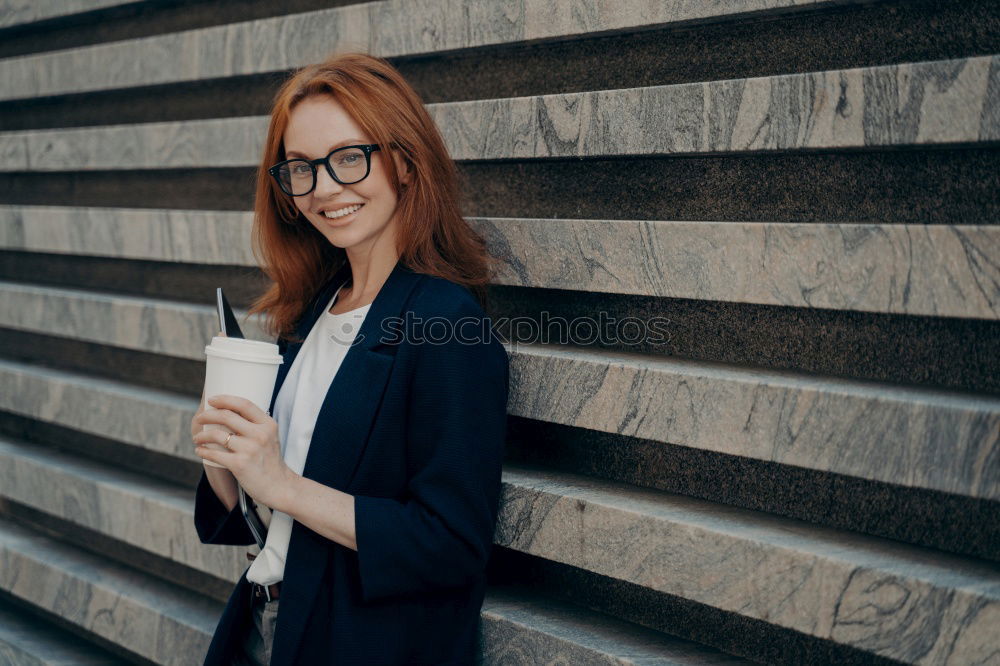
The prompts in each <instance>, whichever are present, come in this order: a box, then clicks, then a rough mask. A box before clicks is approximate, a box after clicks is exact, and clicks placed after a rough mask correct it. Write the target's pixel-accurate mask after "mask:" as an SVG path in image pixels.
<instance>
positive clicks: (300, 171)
mask: <svg viewBox="0 0 1000 666" xmlns="http://www.w3.org/2000/svg"><path fill="white" fill-rule="evenodd" d="M376 150H379V146H378V144H377V143H369V144H359V145H356V146H344V147H342V148H337V149H336V150H332V151H330V154H329V155H327V156H326V157H321V158H319V159H317V160H307V159H302V158H295V159H292V160H285V161H284V162H278V163H277V164H275V165H274V166H273V167H271V168H270V169H268V170H267V172H268V173H269V174H271V176H272V177H273V178H274V179H275V180H276V181H278V187H280V188H281V191H282V192H284V193H285V194H288V195H290V196H293V197H301V196H303V195H306V194H309V193H310V192H312V191H313V190H314V189H315V188H316V167H318V166H319V165H320V164H322V165H323V166H325V167H326V172H327V173H328V174H330V177H331V178H333V179H334V180H335V181H337V182H338V183H340V184H341V185H353V184H354V183H358V182H361V181H362V180H364V179H365V178H367V177H368V174H369V173H371V169H372V153H373V152H375V151H376Z"/></svg>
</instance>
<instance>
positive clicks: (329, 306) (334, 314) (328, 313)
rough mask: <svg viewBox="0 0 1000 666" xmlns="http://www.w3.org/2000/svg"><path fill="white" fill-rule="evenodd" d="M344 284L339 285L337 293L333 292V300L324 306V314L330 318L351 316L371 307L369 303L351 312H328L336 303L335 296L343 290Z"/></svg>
mask: <svg viewBox="0 0 1000 666" xmlns="http://www.w3.org/2000/svg"><path fill="white" fill-rule="evenodd" d="M344 284H346V282H345V283H344ZM344 284H341V285H340V286H339V287H337V291H335V292H333V298H331V299H330V302H329V303H327V304H326V310H325V312H326V314H327V315H328V316H330V317H346V316H348V315H353V314H355V313H357V312H361V311H362V310H364V309H366V308H370V307H371V305H372V304H371V303H369V304H368V305H362V306H361V307H360V308H354V309H353V310H348V311H347V312H337V313H333V312H330V308H332V307H333V304H334V303H336V302H337V295H338V294H340V290H341V289H343V288H344Z"/></svg>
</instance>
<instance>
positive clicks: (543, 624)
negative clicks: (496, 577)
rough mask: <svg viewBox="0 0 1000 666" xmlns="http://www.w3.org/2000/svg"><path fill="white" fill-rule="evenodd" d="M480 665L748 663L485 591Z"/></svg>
mask: <svg viewBox="0 0 1000 666" xmlns="http://www.w3.org/2000/svg"><path fill="white" fill-rule="evenodd" d="M482 631H483V663H484V664H591V663H594V664H623V665H626V664H634V665H635V666H675V665H676V666H683V665H691V666H694V665H697V666H708V665H710V664H711V665H712V666H737V665H744V664H745V665H747V666H749V664H750V662H748V661H745V660H743V659H741V658H739V657H733V656H730V655H726V654H722V653H720V652H718V651H716V650H714V649H712V648H709V647H705V646H702V645H698V644H697V643H691V642H687V641H684V640H682V639H678V638H673V637H671V636H666V635H664V634H660V633H657V632H654V631H652V630H649V629H643V628H640V627H638V626H636V625H633V624H629V623H625V622H622V621H620V620H616V619H614V618H610V617H606V616H603V615H601V614H599V613H595V612H594V611H590V610H586V609H583V608H580V607H576V606H573V605H570V604H566V603H561V602H557V601H554V600H549V599H543V598H536V595H535V594H533V593H532V592H531V591H529V590H524V589H518V590H517V592H516V593H513V592H510V591H507V590H497V589H492V590H488V591H487V595H486V601H485V603H484V604H483V613H482Z"/></svg>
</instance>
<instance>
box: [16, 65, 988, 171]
mask: <svg viewBox="0 0 1000 666" xmlns="http://www.w3.org/2000/svg"><path fill="white" fill-rule="evenodd" d="M997 67H1000V56H982V57H973V58H963V59H955V60H944V61H936V62H921V63H906V64H902V65H887V66H882V67H865V68H857V69H848V70H834V71H826V72H812V73H806V74H788V75H782V76H768V77H760V78H753V79H741V80H730V81H716V82H707V83H687V84H677V85H667V86H655V87H649V88H631V89H624V90H601V91H593V92H584V93H568V94H562V95H540V96H534V97H518V98H507V99H488V100H476V101H469V102H447V103H439V104H429V105H428V110H429V111H430V113H431V116H432V117H433V118H434V120H435V121H436V123H437V125H438V127H439V128H440V129H441V131H442V134H443V136H444V139H445V143H446V144H447V146H448V149H449V152H450V154H451V156H452V158H454V159H455V160H459V161H466V162H471V161H484V160H486V161H489V160H501V159H510V160H531V159H541V158H570V157H572V158H579V157H605V158H607V157H618V156H633V157H637V156H654V155H675V156H680V155H721V154H736V155H740V154H756V153H760V152H782V153H783V152H794V151H801V150H817V149H825V150H845V149H859V148H869V149H870V148H888V147H894V148H899V147H919V146H925V147H930V146H968V145H976V144H979V145H993V144H994V143H995V142H996V140H997V139H998V138H1000V113H996V112H995V111H996V107H997V104H998V103H1000V100H998V99H996V98H995V96H992V95H990V94H988V83H989V80H990V72H991V71H993V70H995V69H996V68H997ZM901 81H905V82H906V83H905V85H904V84H901V83H900V82H901ZM885 90H890V91H894V92H893V94H886V93H885V92H884V91H885ZM913 99H918V100H920V104H919V107H917V106H916V105H915V103H914V102H913V101H912V100H913ZM832 100H837V103H836V104H834V103H832ZM848 108H849V109H850V110H851V111H850V114H847V112H846V111H845V109H848ZM705 109H710V110H711V112H709V113H707V114H706V112H705ZM267 122H268V118H267V117H266V116H246V117H242V118H213V119H208V120H191V121H184V122H161V123H142V124H137V125H117V126H108V127H97V128H74V129H62V130H58V129H57V130H28V131H18V132H4V133H0V171H3V172H18V171H42V172H48V171H66V170H115V169H182V168H221V167H253V166H257V162H258V160H259V159H260V150H261V143H262V141H263V137H266V135H267ZM123 145H127V146H131V147H132V148H131V150H129V151H124V152H123V151H121V150H120V149H119V148H118V147H119V146H123Z"/></svg>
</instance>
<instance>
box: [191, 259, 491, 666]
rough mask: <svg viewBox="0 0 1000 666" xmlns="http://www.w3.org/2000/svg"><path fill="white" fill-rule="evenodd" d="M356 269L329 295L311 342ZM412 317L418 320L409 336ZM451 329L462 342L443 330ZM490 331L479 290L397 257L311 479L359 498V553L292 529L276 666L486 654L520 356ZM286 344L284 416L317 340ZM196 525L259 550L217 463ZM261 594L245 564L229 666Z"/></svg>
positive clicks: (224, 628)
mask: <svg viewBox="0 0 1000 666" xmlns="http://www.w3.org/2000/svg"><path fill="white" fill-rule="evenodd" d="M349 270H350V267H349V266H348V265H347V264H346V263H345V265H344V267H343V268H342V270H341V271H338V273H337V275H335V276H334V277H333V278H332V279H331V280H329V281H328V282H327V283H326V284H325V285H324V286H323V287H322V288H321V289H320V290H319V293H318V294H317V295H316V297H315V299H314V300H313V301H312V303H311V304H310V306H309V308H308V309H307V311H306V313H305V314H304V315H303V317H302V319H301V320H300V321H299V323H298V325H297V331H296V333H297V335H298V336H299V337H303V338H304V337H305V335H306V334H307V333H308V332H309V330H310V329H311V328H312V326H313V324H314V323H315V322H316V320H317V319H318V318H319V316H320V314H321V313H322V311H323V309H324V307H325V306H326V304H327V303H329V300H330V298H331V297H332V296H333V292H334V290H335V289H336V288H337V286H339V285H340V284H341V282H343V281H344V280H345V279H346V278H347V276H348V271H349ZM407 313H412V314H410V315H409V316H408V315H407ZM404 317H407V318H409V319H410V320H411V323H415V324H416V325H415V326H409V327H408V330H407V328H404V326H402V325H401V323H402V322H403V320H402V319H401V318H404ZM469 317H471V320H470V319H467V318H469ZM396 318H400V319H396ZM437 318H443V320H441V319H437ZM435 320H437V323H436V324H435V323H434V321H435ZM460 320H462V321H460ZM421 321H422V322H423V326H421V325H420V323H421ZM393 322H395V323H393ZM463 322H464V323H465V325H460V324H462V323H463ZM483 324H485V328H484V327H483V326H482V325H483ZM449 326H452V327H453V330H454V332H455V333H457V335H456V334H453V335H449V336H447V338H445V339H442V338H443V336H444V335H445V330H446V328H447V327H449ZM425 328H426V333H427V335H426V339H423V338H422V337H421V335H422V333H423V332H424V330H425ZM489 330H490V321H489V318H488V317H487V316H486V314H485V312H483V310H482V308H481V307H480V306H479V304H478V302H477V301H476V300H475V298H474V297H473V295H472V293H471V292H470V291H469V290H468V289H466V288H465V287H464V286H462V285H458V284H456V283H454V282H451V281H449V280H445V279H443V278H439V277H436V276H430V275H425V274H420V273H416V272H413V271H412V270H410V269H409V268H407V267H405V266H404V265H403V263H402V262H397V264H396V266H395V267H394V268H393V270H392V273H391V274H390V275H389V277H388V279H387V280H386V282H385V284H383V285H382V288H381V290H380V291H379V293H378V295H377V296H376V297H375V300H374V301H373V302H372V305H371V308H369V310H368V314H367V315H366V317H365V319H364V321H363V322H362V325H361V329H360V331H359V332H358V335H357V338H356V340H355V343H354V345H353V346H352V347H351V348H350V349H349V350H348V352H347V355H346V357H345V358H344V360H343V362H342V364H341V366H340V369H339V370H338V372H337V374H336V376H335V377H334V380H333V382H332V383H331V385H330V389H329V391H328V393H327V395H326V398H325V400H324V402H323V406H322V408H321V409H320V412H319V415H318V417H317V419H316V427H315V430H314V432H313V437H312V440H311V443H310V446H309V453H308V456H307V458H306V462H305V467H304V469H303V472H302V475H303V476H304V477H306V478H310V479H314V480H316V481H318V482H319V483H322V484H325V485H327V486H330V487H333V488H337V489H338V490H342V491H344V492H346V493H350V494H352V495H354V496H355V497H354V508H355V527H356V531H357V546H358V550H357V551H354V550H351V549H350V548H347V547H345V546H342V545H341V544H338V543H337V542H335V541H333V540H330V539H327V538H326V537H323V536H321V535H320V534H318V533H317V532H314V531H313V530H311V529H309V528H308V527H306V526H305V525H303V524H301V523H299V522H298V521H295V522H294V523H293V526H292V533H291V540H290V542H289V545H288V555H287V558H286V565H285V572H284V580H283V581H282V588H281V600H280V603H279V608H278V618H277V625H276V627H275V636H274V645H273V649H272V658H271V663H272V664H275V665H278V666H290V665H292V664H303V665H309V666H316V665H318V664H324V665H325V664H366V665H372V666H374V665H377V664H466V663H472V662H474V661H476V660H477V658H478V651H479V647H478V640H477V639H478V630H479V615H480V612H481V607H482V603H483V598H484V594H485V573H484V570H485V567H486V562H487V559H488V557H489V554H490V549H491V547H492V544H493V531H494V527H495V524H496V517H497V510H498V503H499V498H500V473H501V466H502V460H503V448H504V439H505V428H506V420H507V391H508V378H509V374H508V373H509V366H508V358H507V353H506V349H505V347H504V346H503V344H501V342H500V341H499V340H498V339H497V338H496V337H495V336H494V337H485V336H484V335H483V332H484V331H485V332H486V333H488V332H489ZM404 333H405V335H404ZM473 339H477V340H478V341H477V342H470V341H471V340H473ZM432 341H433V342H432ZM278 345H279V350H280V351H281V353H282V355H283V357H284V362H283V363H282V365H281V366H279V372H278V377H277V381H276V382H275V386H274V391H273V393H272V396H271V413H273V411H274V401H275V398H276V397H277V394H278V391H279V389H280V388H281V384H282V382H283V381H284V379H285V377H286V376H287V374H288V371H289V369H290V368H291V366H292V362H293V361H294V360H295V356H296V354H297V353H298V351H299V349H300V348H301V346H302V345H301V343H297V344H290V343H287V342H286V341H284V340H283V339H280V338H279V340H278ZM194 522H195V527H196V529H197V531H198V536H199V538H200V539H201V542H202V543H212V544H229V545H251V544H253V543H254V540H253V536H252V534H251V533H250V530H249V528H248V527H247V525H246V523H245V522H244V519H243V516H242V514H241V513H240V509H239V504H237V505H236V507H234V508H233V510H232V511H226V509H225V506H224V505H223V504H222V503H221V502H220V501H219V499H218V497H216V495H215V492H214V491H213V490H212V488H211V486H210V485H209V483H208V479H207V477H206V476H205V473H204V471H202V475H201V479H200V480H199V482H198V488H197V491H196V496H195V512H194ZM250 590H251V588H250V585H249V583H248V582H247V580H246V571H244V572H243V575H242V576H241V578H240V580H239V582H238V583H237V585H236V587H235V589H234V590H233V592H232V594H231V595H230V597H229V601H228V603H227V604H226V608H225V610H224V611H223V614H222V617H221V619H220V620H219V624H218V627H217V628H216V631H215V635H214V636H213V638H212V642H211V645H210V646H209V649H208V653H207V655H206V657H205V662H204V663H205V664H208V665H213V666H214V665H219V666H221V665H223V664H226V665H228V664H229V662H230V659H231V658H232V654H233V651H234V649H236V648H237V646H238V644H239V643H240V642H241V641H242V640H243V636H244V633H243V632H244V631H246V629H247V628H248V627H249V626H250V622H251V606H250V603H251V598H250V594H251V592H250Z"/></svg>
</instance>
